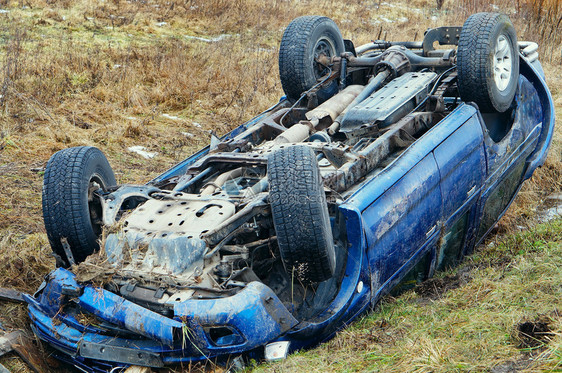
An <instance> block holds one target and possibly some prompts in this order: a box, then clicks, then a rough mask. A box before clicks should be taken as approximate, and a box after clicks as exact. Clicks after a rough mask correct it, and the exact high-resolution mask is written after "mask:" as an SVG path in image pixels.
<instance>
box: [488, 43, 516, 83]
mask: <svg viewBox="0 0 562 373" xmlns="http://www.w3.org/2000/svg"><path fill="white" fill-rule="evenodd" d="M512 63H513V61H512V57H511V45H510V43H509V40H508V39H507V38H506V37H505V35H503V34H502V35H500V36H499V37H498V40H497V41H496V48H495V50H494V59H493V63H492V69H493V70H492V71H493V76H494V81H495V83H496V86H497V87H498V89H499V90H500V91H505V90H506V89H507V86H508V85H509V83H510V81H511V69H512Z"/></svg>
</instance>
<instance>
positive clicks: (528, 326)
mask: <svg viewBox="0 0 562 373" xmlns="http://www.w3.org/2000/svg"><path fill="white" fill-rule="evenodd" d="M550 321H551V320H550V319H548V318H539V319H537V320H535V321H525V322H522V323H519V324H517V325H516V331H515V339H516V341H517V345H518V347H519V348H535V347H540V346H542V345H544V344H547V343H549V342H550V340H551V338H552V337H554V333H552V330H551V329H550V325H549V324H550Z"/></svg>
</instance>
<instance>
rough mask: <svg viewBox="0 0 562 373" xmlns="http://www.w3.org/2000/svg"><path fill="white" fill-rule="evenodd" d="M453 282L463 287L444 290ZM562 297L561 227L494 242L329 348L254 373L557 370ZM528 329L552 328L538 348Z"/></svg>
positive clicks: (387, 303) (389, 303) (389, 302)
mask: <svg viewBox="0 0 562 373" xmlns="http://www.w3.org/2000/svg"><path fill="white" fill-rule="evenodd" d="M444 277H446V278H447V281H445V282H444V283H443V282H441V281H439V280H440V278H444ZM455 280H456V282H457V285H458V287H456V288H453V289H449V290H448V291H447V290H445V289H443V288H442V285H443V284H450V283H451V282H455ZM561 296H562V220H558V221H554V222H551V223H548V224H544V225H538V226H535V227H534V228H533V229H532V230H529V231H523V232H519V233H517V234H508V235H504V236H501V237H498V236H496V237H495V239H494V240H493V241H491V242H490V243H489V244H488V245H487V246H486V247H482V248H480V250H478V252H477V253H475V254H474V255H472V256H470V257H468V258H467V260H465V262H464V263H463V265H462V266H461V267H459V268H457V269H455V270H453V271H451V272H448V273H440V274H439V275H438V277H437V278H436V279H434V280H429V281H427V282H426V283H424V284H422V285H421V286H419V287H418V288H416V289H414V290H411V291H409V292H407V293H405V294H402V295H401V296H400V297H398V298H392V297H388V298H386V299H385V300H384V301H383V302H381V304H380V305H379V306H378V309H377V311H376V312H373V313H371V314H368V315H366V316H364V317H363V318H362V319H361V320H359V321H358V322H356V323H354V324H353V325H352V326H351V327H349V328H347V329H345V330H343V331H341V332H340V333H339V334H338V335H337V337H336V338H334V339H333V340H331V341H330V342H328V343H326V344H324V345H322V346H320V347H318V348H316V349H315V350H312V351H307V352H301V353H298V354H295V355H293V356H290V357H289V358H288V359H287V360H286V361H283V362H279V363H270V364H266V365H263V366H261V367H259V368H257V369H256V371H258V372H260V371H274V372H295V371H314V372H326V371H333V372H363V371H370V372H371V371H373V372H405V371H408V372H484V371H494V369H496V371H500V370H499V367H500V366H511V365H514V366H517V367H519V368H520V370H525V371H560V369H562V359H561V357H562V355H561V348H562V318H561V316H562V313H561V312H562V310H561V309H560V306H561V303H560V297H561ZM525 322H531V323H538V322H544V323H546V324H547V325H548V331H549V332H548V333H547V334H548V335H544V334H543V335H540V334H539V335H538V336H537V338H538V339H539V340H537V343H536V344H533V345H532V347H531V346H529V345H525V344H521V342H522V340H524V339H525V335H522V334H521V332H520V331H519V329H518V328H519V326H520V325H521V324H523V323H525ZM527 343H528V342H527Z"/></svg>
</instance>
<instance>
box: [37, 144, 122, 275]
mask: <svg viewBox="0 0 562 373" xmlns="http://www.w3.org/2000/svg"><path fill="white" fill-rule="evenodd" d="M116 184H117V183H116V181H115V175H114V174H113V171H112V169H111V167H110V166H109V163H108V162H107V159H106V158H105V156H104V155H103V153H102V152H101V151H100V150H99V149H97V148H94V147H90V146H81V147H76V148H69V149H63V150H61V151H58V152H56V153H55V154H53V156H52V157H51V159H49V162H48V163H47V167H46V169H45V176H44V179H43V194H42V197H43V201H42V206H43V221H44V223H45V229H46V231H47V237H48V238H49V243H50V244H51V248H52V249H53V252H54V253H55V254H56V255H58V256H59V257H60V258H61V259H62V263H60V264H61V265H62V266H64V267H68V266H69V265H70V264H71V263H69V260H68V258H67V255H66V254H65V252H64V248H63V245H62V243H61V239H63V238H66V239H67V241H68V245H69V246H70V250H71V252H72V255H73V257H74V260H75V262H76V263H80V262H82V261H84V260H85V259H86V257H87V256H88V255H90V254H92V253H93V252H94V251H96V250H98V249H99V244H98V238H99V236H100V234H101V227H102V225H101V218H102V217H101V213H102V211H101V204H100V203H99V201H98V200H97V198H95V197H94V196H93V191H94V190H97V189H100V188H101V189H102V190H104V191H106V190H107V189H108V187H110V186H114V185H116Z"/></svg>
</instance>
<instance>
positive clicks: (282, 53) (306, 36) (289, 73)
mask: <svg viewBox="0 0 562 373" xmlns="http://www.w3.org/2000/svg"><path fill="white" fill-rule="evenodd" d="M344 50H345V47H344V43H343V38H342V36H341V33H340V30H339V28H338V26H337V25H336V24H335V23H334V21H332V20H331V19H329V18H327V17H320V16H304V17H299V18H296V19H294V20H293V21H292V22H291V23H290V24H289V26H287V28H286V29H285V32H284V34H283V38H282V39H281V45H280V47H279V75H280V78H281V85H282V86H283V91H284V92H285V94H286V95H287V97H288V98H289V100H291V101H293V102H294V101H296V100H298V99H299V97H300V96H301V94H302V93H303V92H306V91H307V90H309V89H310V88H312V87H313V86H314V85H315V84H317V83H318V82H319V80H320V78H322V77H323V76H325V75H326V74H328V73H329V72H330V69H329V68H328V67H327V66H326V65H325V64H322V63H321V62H320V61H319V60H320V59H322V57H327V58H328V59H329V58H331V57H334V56H339V55H340V54H341V53H342V52H344ZM337 90H338V84H337V82H336V81H335V80H334V81H332V82H331V83H329V84H328V85H327V86H325V87H323V88H322V89H320V90H318V92H317V93H316V95H317V97H318V102H319V103H321V102H323V101H325V100H327V99H328V98H330V97H331V96H332V95H334V94H335V93H336V92H337Z"/></svg>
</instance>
